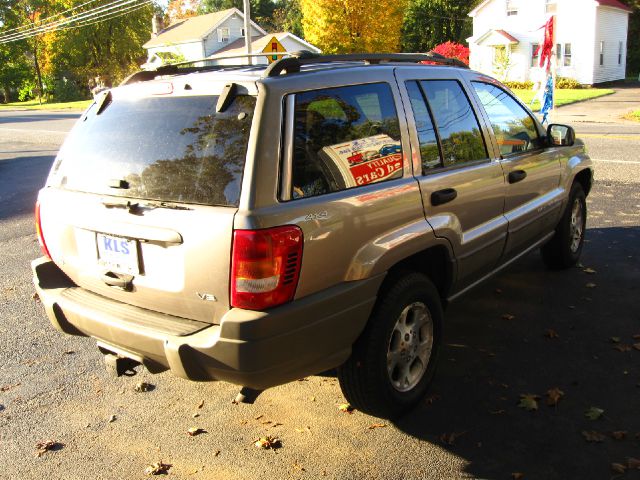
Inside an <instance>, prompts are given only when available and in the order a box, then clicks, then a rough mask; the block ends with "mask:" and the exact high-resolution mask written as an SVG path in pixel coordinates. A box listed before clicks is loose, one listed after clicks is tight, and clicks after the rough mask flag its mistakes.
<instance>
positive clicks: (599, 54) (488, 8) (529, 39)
mask: <svg viewBox="0 0 640 480" xmlns="http://www.w3.org/2000/svg"><path fill="white" fill-rule="evenodd" d="M630 12H631V9H630V8H629V7H627V6H626V5H624V4H623V3H621V2H620V1H618V0H485V1H484V2H482V3H480V5H478V6H477V7H476V8H475V9H473V10H472V11H471V12H470V13H469V16H470V17H472V18H473V37H471V38H468V39H467V41H468V42H469V49H470V50H471V57H470V66H471V68H473V69H475V70H479V71H481V72H484V73H487V74H490V75H495V74H496V70H497V68H496V62H498V63H502V64H503V65H502V69H503V77H504V79H505V80H510V81H526V80H534V81H535V80H537V79H538V78H539V77H540V75H539V67H538V66H537V65H538V57H537V56H536V54H535V52H536V50H537V49H538V46H539V44H540V43H541V37H542V32H543V30H538V27H541V26H543V24H544V23H545V22H546V21H547V19H548V18H549V17H550V16H551V15H555V16H556V26H555V28H556V35H555V36H556V47H555V55H556V64H557V74H558V76H561V77H567V78H574V79H576V80H577V81H578V82H580V83H582V84H588V85H591V84H594V83H601V82H609V81H613V80H621V79H624V78H625V71H626V63H627V62H626V57H627V32H628V25H629V14H630ZM505 55H506V56H508V58H509V62H508V65H506V67H507V68H506V69H505V68H504V67H505V65H504V63H505V62H504V60H503V61H502V62H500V61H499V60H497V59H498V58H502V59H504V57H505ZM498 68H499V67H498Z"/></svg>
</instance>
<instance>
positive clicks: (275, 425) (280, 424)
mask: <svg viewBox="0 0 640 480" xmlns="http://www.w3.org/2000/svg"><path fill="white" fill-rule="evenodd" d="M282 425H284V423H278V422H276V423H274V424H273V425H271V427H272V428H273V427H281V426H282Z"/></svg>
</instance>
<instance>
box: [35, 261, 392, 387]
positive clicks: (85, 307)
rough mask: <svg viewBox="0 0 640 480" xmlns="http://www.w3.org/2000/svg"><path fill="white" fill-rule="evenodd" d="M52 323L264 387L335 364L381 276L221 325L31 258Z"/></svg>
mask: <svg viewBox="0 0 640 480" xmlns="http://www.w3.org/2000/svg"><path fill="white" fill-rule="evenodd" d="M32 268H33V274H34V284H35V287H36V290H37V292H38V294H39V296H40V299H41V301H42V303H43V305H44V307H45V310H46V312H47V315H48V317H49V319H50V320H51V323H53V325H54V326H55V327H56V328H57V329H58V330H60V331H62V332H64V333H68V334H71V335H82V336H89V337H93V338H95V339H96V340H97V341H98V345H99V346H100V347H101V348H103V349H105V350H109V351H111V352H114V353H117V354H119V355H123V356H126V357H129V358H132V359H134V360H137V361H139V362H141V363H143V364H144V365H145V366H146V367H147V368H148V369H149V370H150V371H152V372H159V371H162V370H167V369H170V370H171V371H172V372H173V373H174V374H175V375H178V376H180V377H183V378H187V379H190V380H224V381H228V382H231V383H235V384H238V385H243V386H247V387H251V388H255V389H264V388H268V387H272V386H274V385H279V384H281V383H286V382H288V381H291V380H295V379H298V378H301V377H303V376H305V375H311V374H315V373H319V372H322V371H324V370H327V369H330V368H333V367H336V366H338V365H340V364H341V363H343V362H344V361H345V360H346V359H347V358H348V357H349V355H350V353H351V346H352V344H353V342H355V340H356V339H357V337H358V336H359V335H360V333H361V332H362V330H363V328H364V326H365V324H366V321H367V319H368V318H369V315H370V313H371V310H372V308H373V305H374V303H375V300H376V295H377V291H378V288H379V286H380V284H381V282H382V280H383V278H384V275H379V276H376V277H373V278H370V279H366V280H361V281H356V282H345V283H343V284H340V285H338V286H335V287H332V288H329V289H327V290H324V291H322V292H319V293H316V294H313V295H310V296H307V297H305V298H303V299H300V300H296V301H294V302H291V303H290V304H287V305H283V306H280V307H277V308H274V309H271V310H269V311H267V312H254V311H249V310H241V309H231V310H229V311H228V312H227V313H226V314H225V315H224V316H223V318H222V320H221V322H220V325H210V324H206V323H202V322H194V321H191V320H188V319H180V318H177V317H171V316H169V315H162V314H158V313H156V312H151V311H148V310H144V309H141V308H138V307H133V306H130V305H127V304H123V303H121V302H116V301H114V300H110V299H107V298H105V297H102V296H99V295H95V294H93V293H90V292H87V291H85V290H82V289H81V288H80V287H77V286H76V285H75V284H73V283H72V282H71V281H70V280H69V279H68V278H67V277H66V276H65V275H64V273H63V272H62V271H61V270H60V269H59V268H58V267H57V266H56V265H55V264H54V263H53V262H51V261H50V260H47V259H45V258H40V259H37V260H34V261H33V262H32Z"/></svg>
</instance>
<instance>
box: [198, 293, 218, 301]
mask: <svg viewBox="0 0 640 480" xmlns="http://www.w3.org/2000/svg"><path fill="white" fill-rule="evenodd" d="M196 295H198V298H199V299H200V300H204V301H205V302H217V301H218V299H217V298H216V297H215V295H212V294H210V293H200V292H196Z"/></svg>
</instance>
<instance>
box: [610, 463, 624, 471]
mask: <svg viewBox="0 0 640 480" xmlns="http://www.w3.org/2000/svg"><path fill="white" fill-rule="evenodd" d="M611 470H612V471H613V472H615V473H624V472H626V471H627V467H625V466H624V465H622V464H621V463H612V464H611Z"/></svg>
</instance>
